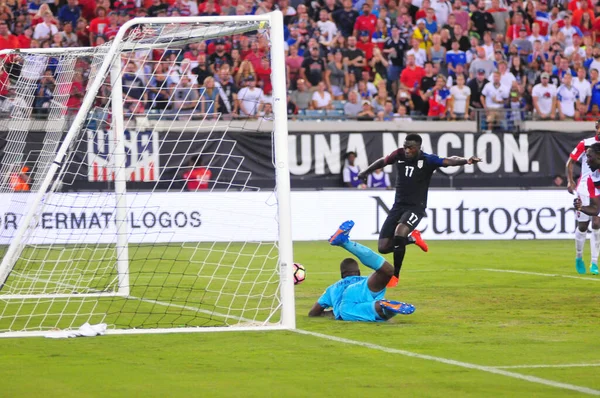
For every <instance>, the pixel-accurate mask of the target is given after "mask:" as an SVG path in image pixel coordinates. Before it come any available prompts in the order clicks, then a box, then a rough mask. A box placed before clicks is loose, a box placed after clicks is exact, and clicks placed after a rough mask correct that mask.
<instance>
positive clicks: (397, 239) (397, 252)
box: [394, 236, 408, 278]
mask: <svg viewBox="0 0 600 398" xmlns="http://www.w3.org/2000/svg"><path fill="white" fill-rule="evenodd" d="M407 244H408V238H405V237H404V236H394V275H395V276H396V278H397V277H398V276H400V268H402V262H403V261H404V254H405V253H406V245H407Z"/></svg>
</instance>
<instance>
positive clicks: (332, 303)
mask: <svg viewBox="0 0 600 398" xmlns="http://www.w3.org/2000/svg"><path fill="white" fill-rule="evenodd" d="M368 278H369V277H368V276H347V277H345V278H344V279H340V280H339V281H337V282H336V283H334V284H333V285H331V286H329V287H328V288H327V289H325V293H323V295H322V296H321V297H320V298H319V300H318V301H317V302H318V303H319V305H320V306H321V307H323V308H333V315H335V318H336V319H341V318H340V314H339V312H340V304H341V302H342V297H343V296H344V292H345V291H346V288H348V286H350V285H353V284H355V283H359V282H362V281H363V280H365V279H368Z"/></svg>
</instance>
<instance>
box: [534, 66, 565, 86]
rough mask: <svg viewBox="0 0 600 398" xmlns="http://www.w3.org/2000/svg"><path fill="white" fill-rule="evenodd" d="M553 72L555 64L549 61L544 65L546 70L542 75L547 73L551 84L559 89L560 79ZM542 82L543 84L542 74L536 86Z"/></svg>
mask: <svg viewBox="0 0 600 398" xmlns="http://www.w3.org/2000/svg"><path fill="white" fill-rule="evenodd" d="M553 70H554V63H552V61H550V60H548V61H546V62H545V63H544V68H543V70H542V74H543V73H547V74H548V76H549V83H550V84H552V85H553V86H554V87H555V88H558V86H559V85H560V78H559V77H558V75H556V74H555V73H553ZM541 82H542V75H541V74H540V77H539V78H538V79H537V80H536V81H535V85H538V84H540V83H541Z"/></svg>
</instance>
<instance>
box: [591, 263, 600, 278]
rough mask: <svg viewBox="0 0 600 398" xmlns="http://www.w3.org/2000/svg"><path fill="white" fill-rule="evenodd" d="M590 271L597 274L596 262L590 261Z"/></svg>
mask: <svg viewBox="0 0 600 398" xmlns="http://www.w3.org/2000/svg"><path fill="white" fill-rule="evenodd" d="M590 273H591V274H593V275H598V264H596V263H592V265H590Z"/></svg>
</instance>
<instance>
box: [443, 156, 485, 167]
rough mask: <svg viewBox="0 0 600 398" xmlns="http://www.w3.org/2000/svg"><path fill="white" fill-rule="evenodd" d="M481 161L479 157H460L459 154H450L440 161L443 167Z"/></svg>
mask: <svg viewBox="0 0 600 398" xmlns="http://www.w3.org/2000/svg"><path fill="white" fill-rule="evenodd" d="M479 162H481V159H480V158H478V157H475V156H471V157H470V158H468V159H467V158H461V157H460V156H451V157H449V158H444V160H443V161H442V165H443V167H448V166H462V165H465V164H475V163H479Z"/></svg>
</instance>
